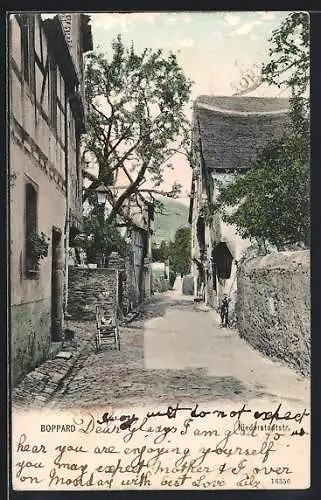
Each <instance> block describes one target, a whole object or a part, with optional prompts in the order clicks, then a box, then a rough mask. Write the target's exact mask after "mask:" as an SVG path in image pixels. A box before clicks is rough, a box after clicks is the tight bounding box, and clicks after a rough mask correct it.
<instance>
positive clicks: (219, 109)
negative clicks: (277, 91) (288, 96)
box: [195, 98, 290, 116]
mask: <svg viewBox="0 0 321 500" xmlns="http://www.w3.org/2000/svg"><path fill="white" fill-rule="evenodd" d="M252 99H253V98H252ZM254 99H255V98H254ZM257 99H261V98H257ZM263 99H264V98H263ZM195 104H196V106H197V107H200V108H204V109H208V110H209V111H215V112H216V113H220V114H223V115H230V116H268V115H282V114H288V113H289V112H290V110H289V108H283V109H282V108H280V109H275V110H270V111H236V110H231V109H226V108H222V107H219V106H213V105H211V104H206V103H203V102H197V101H196V102H195Z"/></svg>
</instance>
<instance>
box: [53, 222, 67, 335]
mask: <svg viewBox="0 0 321 500" xmlns="http://www.w3.org/2000/svg"><path fill="white" fill-rule="evenodd" d="M61 240H62V238H61V230H60V229H57V228H55V227H54V228H52V262H51V340H52V341H53V342H59V341H61V340H62V337H63V335H62V322H63V273H64V269H63V259H62V248H61V243H62V241H61Z"/></svg>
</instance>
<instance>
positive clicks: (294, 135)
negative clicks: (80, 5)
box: [8, 11, 311, 491]
mask: <svg viewBox="0 0 321 500" xmlns="http://www.w3.org/2000/svg"><path fill="white" fill-rule="evenodd" d="M8 24H9V33H10V37H9V43H8V50H9V68H8V70H9V71H8V88H9V129H10V136H9V138H10V169H9V172H10V248H11V255H10V259H11V261H10V266H11V283H10V287H11V290H10V293H11V311H10V332H9V335H10V337H9V338H10V346H11V359H10V367H9V369H10V376H11V398H12V407H11V416H12V419H11V420H12V428H11V435H12V449H11V480H12V488H13V489H14V490H32V491H37V490H39V491H48V490H61V491H62V490H64V491H68V490H76V491H82V490H85V491H114V490H195V491H203V490H255V489H256V490H266V489H268V490H280V489H284V490H288V489H308V488H309V487H310V441H311V435H310V432H311V431H310V411H311V407H310V308H311V306H310V304H311V301H310V216H309V213H310V208H309V207H310V199H309V193H310V187H309V176H310V159H309V158H310V152H309V68H310V54H309V14H308V13H306V12H299V11H295V12H290V11H289V12H286V11H282V12H277V11H257V12H256V11H248V12H247V11H242V12H241V11H240V12H235V11H233V12H224V11H222V12H221V11H211V12H188V11H186V12H183V11H181V12H128V13H122V12H110V13H106V12H101V13H90V12H88V13H82V12H71V13H65V12H53V13H47V12H46V13H43V12H39V13H36V12H32V13H30V12H24V11H21V12H15V13H11V14H9V15H8Z"/></svg>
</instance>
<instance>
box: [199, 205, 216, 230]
mask: <svg viewBox="0 0 321 500" xmlns="http://www.w3.org/2000/svg"><path fill="white" fill-rule="evenodd" d="M215 210H216V206H215V205H214V204H213V203H210V202H206V203H204V204H203V206H202V208H201V210H200V216H201V217H202V218H203V219H204V223H205V225H207V226H211V225H212V223H213V217H214V214H215Z"/></svg>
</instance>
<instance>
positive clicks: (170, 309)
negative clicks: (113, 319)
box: [47, 283, 309, 408]
mask: <svg viewBox="0 0 321 500" xmlns="http://www.w3.org/2000/svg"><path fill="white" fill-rule="evenodd" d="M179 290H180V283H178V286H177V290H174V291H171V292H167V293H166V294H158V295H155V296H154V297H152V299H151V300H150V301H149V302H148V303H147V304H146V307H145V310H144V312H143V314H142V315H141V316H140V317H139V319H136V320H135V321H133V322H132V323H130V325H128V326H127V327H122V328H121V330H120V339H121V350H120V351H117V350H112V348H109V347H108V346H104V347H103V350H102V351H101V352H100V353H98V354H97V353H96V352H95V349H94V342H92V346H91V347H90V349H89V352H88V349H87V350H86V353H85V354H84V355H83V356H80V357H79V359H78V361H77V363H76V364H75V366H74V367H73V369H72V370H71V371H70V373H69V375H68V377H67V378H66V379H65V380H64V382H63V384H62V386H61V388H60V390H59V391H58V392H57V393H56V394H55V396H54V397H53V399H51V401H50V403H49V404H48V405H47V406H49V407H51V408H70V407H79V408H83V407H89V406H90V407H95V406H97V407H98V406H103V405H111V406H115V407H123V406H124V407H125V406H127V407H128V406H136V405H139V406H144V405H150V404H155V403H156V404H157V403H158V404H160V403H162V404H171V403H174V402H177V401H185V402H187V401H194V402H195V401H197V402H198V401H199V402H208V401H215V400H220V401H221V400H226V401H229V402H233V401H235V402H237V401H252V400H261V401H262V402H278V401H280V400H281V399H282V401H284V402H286V401H288V402H289V403H298V404H299V403H304V404H307V402H308V401H309V382H308V381H307V379H304V378H303V377H302V376H300V375H298V374H297V373H296V372H295V371H294V370H291V369H290V368H288V367H286V366H285V365H283V364H281V363H280V362H277V361H272V360H270V359H268V358H266V357H264V356H263V355H261V354H260V353H259V352H257V351H255V350H254V349H252V348H251V347H250V346H249V345H248V344H247V343H246V342H245V341H244V340H242V339H240V337H239V335H238V333H237V332H236V331H235V330H231V329H226V328H221V327H220V325H219V317H218V315H217V313H215V312H214V311H209V310H206V309H205V308H204V307H202V306H200V305H198V304H194V303H193V299H192V297H187V296H182V295H181V294H180V291H179ZM87 328H88V327H87ZM92 328H93V331H94V328H95V325H94V324H93V325H92Z"/></svg>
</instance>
